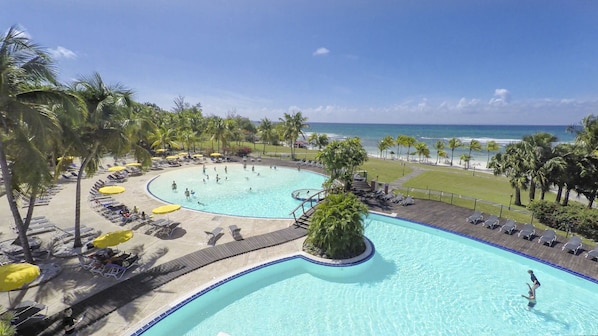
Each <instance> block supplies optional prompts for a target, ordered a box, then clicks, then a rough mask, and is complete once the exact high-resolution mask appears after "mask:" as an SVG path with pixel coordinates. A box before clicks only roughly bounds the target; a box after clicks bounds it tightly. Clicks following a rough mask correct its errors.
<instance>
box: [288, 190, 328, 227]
mask: <svg viewBox="0 0 598 336" xmlns="http://www.w3.org/2000/svg"><path fill="white" fill-rule="evenodd" d="M327 194H328V192H327V190H326V189H322V190H320V191H318V192H317V193H315V194H313V195H311V196H310V197H309V198H308V199H306V200H305V201H303V202H301V204H299V205H298V206H297V207H296V208H295V209H293V211H291V212H290V213H289V215H293V218H294V219H295V222H296V221H297V210H299V209H301V210H302V213H301V215H300V216H299V217H301V216H302V215H304V214H305V212H306V210H305V203H309V208H307V210H309V209H311V208H313V207H314V205H315V204H318V202H320V201H321V200H323V199H324V198H326V195H327ZM314 203H315V204H314Z"/></svg>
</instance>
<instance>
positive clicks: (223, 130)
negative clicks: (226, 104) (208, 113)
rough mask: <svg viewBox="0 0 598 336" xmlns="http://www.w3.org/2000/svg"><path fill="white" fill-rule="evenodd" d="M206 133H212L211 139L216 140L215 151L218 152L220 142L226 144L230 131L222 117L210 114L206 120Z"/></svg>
mask: <svg viewBox="0 0 598 336" xmlns="http://www.w3.org/2000/svg"><path fill="white" fill-rule="evenodd" d="M208 133H209V134H211V135H212V137H211V139H212V141H214V140H216V148H217V149H216V152H220V143H222V146H223V147H224V146H226V144H227V142H228V139H229V137H230V132H229V130H228V128H227V124H226V122H225V120H224V119H222V118H220V117H217V116H212V117H211V118H210V121H209V122H208Z"/></svg>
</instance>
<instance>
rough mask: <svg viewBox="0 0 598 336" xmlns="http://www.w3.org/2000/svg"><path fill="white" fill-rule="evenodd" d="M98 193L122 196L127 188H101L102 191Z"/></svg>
mask: <svg viewBox="0 0 598 336" xmlns="http://www.w3.org/2000/svg"><path fill="white" fill-rule="evenodd" d="M98 191H99V192H100V193H102V194H106V195H114V194H120V193H122V192H124V191H125V188H124V187H121V186H107V187H101V188H100V189H98Z"/></svg>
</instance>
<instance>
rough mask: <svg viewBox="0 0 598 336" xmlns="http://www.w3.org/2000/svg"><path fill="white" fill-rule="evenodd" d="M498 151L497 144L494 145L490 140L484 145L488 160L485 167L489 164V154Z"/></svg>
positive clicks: (494, 142)
mask: <svg viewBox="0 0 598 336" xmlns="http://www.w3.org/2000/svg"><path fill="white" fill-rule="evenodd" d="M498 150H500V146H499V145H498V143H496V141H494V140H490V141H488V142H487V143H486V152H488V159H487V160H486V167H487V166H488V163H489V162H490V152H498Z"/></svg>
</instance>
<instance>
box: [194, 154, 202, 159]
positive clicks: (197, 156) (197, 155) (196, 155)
mask: <svg viewBox="0 0 598 336" xmlns="http://www.w3.org/2000/svg"><path fill="white" fill-rule="evenodd" d="M192 157H194V158H202V157H203V154H193V155H192Z"/></svg>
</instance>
